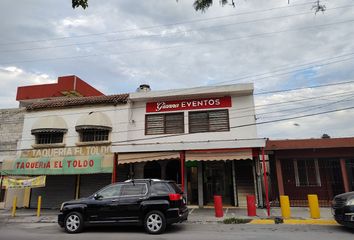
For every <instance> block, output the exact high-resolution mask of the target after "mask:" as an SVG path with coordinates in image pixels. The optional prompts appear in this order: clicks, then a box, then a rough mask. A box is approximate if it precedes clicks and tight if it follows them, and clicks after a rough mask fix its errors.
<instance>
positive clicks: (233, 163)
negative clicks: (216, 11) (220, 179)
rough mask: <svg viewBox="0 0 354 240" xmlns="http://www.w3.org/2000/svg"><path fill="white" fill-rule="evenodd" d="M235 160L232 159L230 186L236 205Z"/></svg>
mask: <svg viewBox="0 0 354 240" xmlns="http://www.w3.org/2000/svg"><path fill="white" fill-rule="evenodd" d="M235 161H236V160H234V161H232V187H233V188H232V189H233V192H234V206H238V199H237V186H236V172H235Z"/></svg>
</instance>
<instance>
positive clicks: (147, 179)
mask: <svg viewBox="0 0 354 240" xmlns="http://www.w3.org/2000/svg"><path fill="white" fill-rule="evenodd" d="M135 181H152V182H161V181H163V180H161V179H156V178H141V179H135V178H134V179H128V180H125V181H124V182H135Z"/></svg>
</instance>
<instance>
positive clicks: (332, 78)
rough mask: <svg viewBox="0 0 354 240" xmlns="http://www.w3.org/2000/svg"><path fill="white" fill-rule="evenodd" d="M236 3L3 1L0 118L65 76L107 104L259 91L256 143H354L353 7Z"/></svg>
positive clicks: (343, 2) (330, 1)
mask: <svg viewBox="0 0 354 240" xmlns="http://www.w3.org/2000/svg"><path fill="white" fill-rule="evenodd" d="M235 3H236V6H235V8H234V7H232V6H229V5H226V6H223V7H222V6H220V5H219V1H217V0H214V5H213V6H212V7H211V8H209V9H208V10H206V11H205V12H204V13H203V12H196V11H195V10H194V9H193V1H192V0H178V1H175V0H149V1H131V0H119V1H116V0H105V1H101V0H89V7H88V8H87V9H86V10H83V9H81V8H78V9H72V7H71V1H70V0H66V1H63V0H51V1H47V0H36V1H24V0H22V1H13V0H1V1H0V32H1V35H0V108H14V107H17V106H18V103H17V102H16V100H15V98H16V90H17V87H18V86H24V85H32V84H43V83H53V82H56V81H57V78H58V76H65V75H77V76H79V77H80V78H81V79H83V80H84V81H86V82H88V83H89V84H91V85H92V86H94V87H96V88H97V89H99V90H100V91H102V92H103V93H105V94H117V93H127V92H134V91H135V90H136V88H137V87H138V86H139V85H140V84H143V83H146V84H149V85H150V86H151V88H152V90H166V89H179V88H189V87H198V86H214V85H222V84H237V83H253V84H254V87H255V104H256V117H257V123H258V126H257V128H258V135H259V137H267V138H271V139H290V138H291V139H293V138H319V137H321V136H322V134H324V133H326V134H328V135H330V136H331V137H350V136H354V124H353V121H352V119H353V117H354V109H351V107H353V108H354V67H353V66H354V41H353V39H354V14H353V13H354V1H353V0H336V1H334V0H327V1H322V0H321V1H320V4H321V5H325V6H326V11H325V12H318V13H315V9H313V6H314V4H315V3H314V1H305V0H290V4H288V1H287V0H236V1H235ZM337 83H341V84H337ZM322 85H324V86H322ZM313 86H316V87H315V88H314V87H313ZM318 86H322V87H318ZM285 89H299V90H294V91H280V92H274V91H277V90H285ZM267 93H268V94H267ZM342 109H346V110H342ZM324 112H330V113H326V114H319V113H324ZM233 114H235V115H238V114H247V112H244V113H233ZM302 116H307V117H302ZM299 117H301V118H299ZM292 118H293V119H292Z"/></svg>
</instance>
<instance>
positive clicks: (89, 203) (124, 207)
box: [58, 179, 188, 234]
mask: <svg viewBox="0 0 354 240" xmlns="http://www.w3.org/2000/svg"><path fill="white" fill-rule="evenodd" d="M60 212H61V213H60V214H59V215H58V224H59V225H60V226H61V227H63V228H65V230H66V232H68V233H78V232H81V231H82V230H83V228H84V227H86V226H90V225H105V224H109V225H141V226H144V228H145V230H146V232H148V233H150V234H160V233H162V232H164V231H165V229H166V226H167V225H171V224H173V223H179V222H183V221H185V220H187V217H188V208H187V206H186V199H185V198H184V197H183V192H182V190H181V189H180V188H179V187H178V186H177V185H176V183H175V182H173V181H164V180H156V179H135V180H128V181H126V182H122V183H114V184H111V185H108V186H106V187H104V188H103V189H101V190H99V191H97V192H96V193H94V194H93V195H92V196H90V197H88V198H82V199H78V200H72V201H68V202H64V203H63V204H62V205H61V208H60Z"/></svg>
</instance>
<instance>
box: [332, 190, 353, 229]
mask: <svg viewBox="0 0 354 240" xmlns="http://www.w3.org/2000/svg"><path fill="white" fill-rule="evenodd" d="M332 212H333V215H334V219H335V220H336V221H337V222H338V223H339V224H341V225H343V226H346V227H351V228H354V192H347V193H343V194H339V195H337V196H335V197H334V199H333V202H332Z"/></svg>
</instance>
